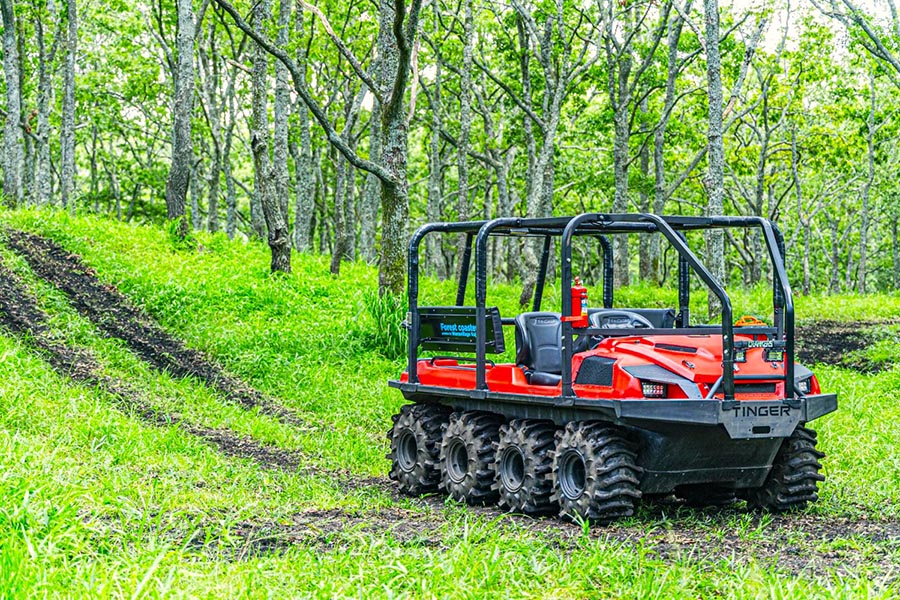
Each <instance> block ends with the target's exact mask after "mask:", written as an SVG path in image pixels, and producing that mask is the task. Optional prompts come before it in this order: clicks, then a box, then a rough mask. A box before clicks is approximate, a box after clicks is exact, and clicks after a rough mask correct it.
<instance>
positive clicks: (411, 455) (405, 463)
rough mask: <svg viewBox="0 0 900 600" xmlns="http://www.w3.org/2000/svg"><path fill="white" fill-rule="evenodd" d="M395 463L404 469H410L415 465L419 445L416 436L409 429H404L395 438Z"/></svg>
mask: <svg viewBox="0 0 900 600" xmlns="http://www.w3.org/2000/svg"><path fill="white" fill-rule="evenodd" d="M396 454H397V464H398V465H399V466H400V468H401V469H403V470H404V471H407V472H409V471H412V470H413V468H414V467H415V466H416V460H417V458H418V455H419V446H418V444H416V436H415V435H414V434H413V432H412V431H410V430H409V429H406V430H404V431H403V432H402V433H401V434H400V436H399V438H398V439H397V453H396Z"/></svg>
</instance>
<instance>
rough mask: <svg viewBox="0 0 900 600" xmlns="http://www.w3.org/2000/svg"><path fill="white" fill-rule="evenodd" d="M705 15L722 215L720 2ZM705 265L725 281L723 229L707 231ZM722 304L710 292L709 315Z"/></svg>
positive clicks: (712, 200)
mask: <svg viewBox="0 0 900 600" xmlns="http://www.w3.org/2000/svg"><path fill="white" fill-rule="evenodd" d="M703 8H704V14H705V17H706V80H707V84H708V87H709V129H708V133H707V139H708V145H709V150H708V152H707V158H708V160H709V171H708V173H707V176H706V181H705V184H706V193H707V195H708V197H709V198H708V201H707V205H706V213H707V215H708V216H711V217H714V216H720V215H721V214H722V212H723V206H722V199H723V196H724V193H725V171H724V165H725V148H724V144H723V141H722V109H723V106H722V59H721V56H720V54H719V2H718V0H704V2H703ZM706 255H707V256H706V264H707V266H708V267H709V270H710V272H711V273H712V276H713V277H715V278H716V279H717V280H718V281H719V282H720V283H722V284H723V285H725V284H727V283H728V282H727V281H725V242H724V236H723V234H722V231H721V230H717V229H713V230H711V231H709V232H707V234H706ZM721 312H722V306H721V303H720V302H719V299H718V297H717V296H716V295H715V294H713V293H712V291H710V292H709V318H710V320H713V319H715V318H716V317H718V316H719V315H720V314H721Z"/></svg>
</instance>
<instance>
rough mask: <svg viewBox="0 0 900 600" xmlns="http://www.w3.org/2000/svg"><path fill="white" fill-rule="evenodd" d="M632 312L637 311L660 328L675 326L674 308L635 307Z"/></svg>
mask: <svg viewBox="0 0 900 600" xmlns="http://www.w3.org/2000/svg"><path fill="white" fill-rule="evenodd" d="M631 312H634V313H637V314H639V315H641V316H642V317H644V318H645V319H647V320H648V321H650V322H651V323H653V326H654V327H656V328H658V329H671V328H673V327H675V309H674V308H635V309H633V310H632V311H631Z"/></svg>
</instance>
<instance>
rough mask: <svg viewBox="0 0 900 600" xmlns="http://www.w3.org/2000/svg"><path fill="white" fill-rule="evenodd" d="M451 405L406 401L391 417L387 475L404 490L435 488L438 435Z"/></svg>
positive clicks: (437, 481) (416, 491) (419, 491)
mask: <svg viewBox="0 0 900 600" xmlns="http://www.w3.org/2000/svg"><path fill="white" fill-rule="evenodd" d="M449 415H450V409H449V408H447V407H446V406H443V405H441V404H407V405H405V406H403V408H401V409H400V413H399V414H396V415H394V416H393V417H391V418H392V419H393V421H394V426H393V427H392V428H391V430H390V431H388V434H387V436H388V439H389V440H390V441H391V451H390V453H389V454H388V455H387V458H388V459H389V460H390V461H391V471H390V474H389V475H388V476H389V477H390V478H391V479H392V480H393V481H396V482H397V484H398V487H399V488H400V491H401V492H403V493H404V494H410V495H418V494H424V493H426V492H434V491H436V490H437V489H438V485H439V484H440V482H441V474H440V470H439V469H438V458H439V454H440V445H441V435H442V434H443V430H444V427H445V425H446V424H447V420H448V418H449Z"/></svg>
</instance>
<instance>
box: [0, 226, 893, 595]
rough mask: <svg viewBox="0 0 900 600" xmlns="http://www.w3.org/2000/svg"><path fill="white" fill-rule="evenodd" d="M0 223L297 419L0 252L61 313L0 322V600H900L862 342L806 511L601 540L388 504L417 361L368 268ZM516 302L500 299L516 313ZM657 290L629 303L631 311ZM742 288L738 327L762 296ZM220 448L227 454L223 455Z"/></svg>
mask: <svg viewBox="0 0 900 600" xmlns="http://www.w3.org/2000/svg"><path fill="white" fill-rule="evenodd" d="M0 225H3V226H6V227H12V228H15V229H18V230H23V231H29V232H33V233H37V234H40V235H42V236H46V237H48V238H51V239H53V240H55V241H56V242H58V243H60V244H61V245H62V246H64V247H65V248H66V249H67V250H69V251H71V252H73V253H77V254H79V255H80V256H81V257H82V258H83V260H84V262H85V263H87V264H88V265H90V266H91V267H92V268H93V269H94V270H95V271H96V274H97V276H98V277H99V278H100V279H101V280H102V281H103V282H105V283H107V284H111V285H114V286H116V287H117V288H118V289H119V290H120V291H121V292H122V293H123V294H125V295H126V296H127V297H128V298H129V299H130V301H131V303H132V304H134V305H136V306H137V307H139V308H141V309H143V310H145V311H146V312H148V313H149V314H150V315H152V316H153V317H154V319H155V320H156V321H157V322H158V323H159V324H160V325H161V326H162V327H163V329H165V331H167V332H169V333H171V334H172V335H174V336H175V337H177V338H179V339H181V340H184V342H185V344H186V345H187V346H188V347H190V348H196V349H199V350H201V351H203V352H204V353H206V354H207V355H208V356H210V357H212V358H213V359H214V360H215V361H216V362H217V363H218V364H220V365H222V366H223V367H224V369H225V370H226V371H227V372H228V373H231V374H233V375H234V376H236V377H238V378H240V379H242V380H243V381H246V382H248V383H249V384H250V385H251V386H253V388H255V389H257V390H260V391H261V392H262V393H263V394H264V396H265V397H266V398H268V399H269V400H270V401H271V402H273V403H277V404H278V405H279V406H281V407H284V408H285V409H286V411H287V413H289V414H291V415H294V416H295V419H294V420H293V421H290V420H285V419H284V418H278V416H277V415H273V414H272V413H271V412H267V411H266V410H264V409H262V408H260V407H252V406H251V407H248V406H246V405H242V404H240V403H236V402H234V401H232V400H231V399H230V398H229V397H228V396H227V394H224V393H222V392H221V391H220V390H218V389H215V388H214V387H211V386H210V385H207V383H208V382H205V381H203V380H202V379H201V378H198V377H192V376H187V377H184V376H181V375H180V374H178V373H177V372H175V371H173V370H172V369H162V370H161V369H159V368H154V367H153V366H151V365H150V364H149V363H148V362H147V361H146V360H144V359H142V358H141V357H140V356H139V355H138V354H137V353H136V352H135V351H134V350H133V348H131V347H129V346H128V345H127V344H126V343H124V342H123V341H122V340H120V339H115V338H110V337H108V336H107V335H104V334H103V331H101V329H99V328H98V327H97V325H96V324H95V323H93V322H92V321H91V320H89V319H88V318H86V317H85V316H84V314H82V313H81V312H79V311H78V310H76V309H75V307H73V305H72V303H71V301H70V299H69V298H68V297H67V296H66V295H65V294H64V293H63V292H61V291H60V290H59V289H58V288H57V287H55V286H53V285H50V284H49V283H47V282H46V281H45V280H44V279H42V278H41V277H38V276H37V275H36V273H35V272H34V271H32V268H31V267H30V266H29V263H28V262H27V261H25V260H24V259H23V257H22V255H21V254H20V253H17V252H14V251H13V250H12V249H10V247H9V245H8V244H6V245H3V244H0V264H2V265H3V266H4V267H5V268H7V269H9V270H10V271H12V272H14V273H15V274H16V279H17V280H20V281H21V283H22V284H23V285H24V286H26V287H27V289H28V291H29V293H30V294H31V295H32V296H33V297H34V298H35V299H36V305H37V307H38V308H39V309H41V310H42V311H43V312H44V313H46V315H47V317H48V320H47V327H46V330H45V331H43V332H42V333H41V334H40V335H37V334H24V335H22V334H15V333H13V332H10V331H8V330H3V329H0V598H19V597H29V596H41V597H70V596H84V597H129V598H138V597H171V596H174V597H182V596H185V597H237V596H246V597H260V598H264V597H322V598H331V597H365V598H372V597H387V598H392V597H417V598H419V597H422V598H431V597H435V598H443V597H466V598H482V597H503V598H506V597H535V598H585V597H592V598H610V597H612V598H710V597H713V598H803V597H809V598H821V597H839V598H843V597H879V598H892V597H896V596H897V595H898V594H900V582H898V579H897V576H898V571H900V458H898V457H900V454H898V452H897V450H896V448H898V447H900V429H898V428H897V427H896V422H897V419H898V417H900V406H898V402H897V398H898V395H900V369H898V368H897V367H895V366H893V364H892V363H891V360H890V355H891V351H890V349H891V348H892V347H896V346H891V345H890V344H891V343H892V342H890V341H889V340H888V341H880V342H879V343H878V344H877V347H875V348H874V349H873V350H872V352H873V353H874V354H873V360H875V359H877V360H878V362H879V363H880V364H882V365H883V366H884V367H885V369H884V370H882V371H879V372H877V373H874V374H861V373H858V372H855V371H851V370H847V369H842V368H839V367H834V366H824V365H820V366H818V367H817V369H816V370H817V374H818V375H819V377H820V380H821V382H822V385H823V388H824V389H826V390H829V391H836V392H838V393H839V394H840V408H839V411H838V412H837V413H834V414H832V415H828V416H826V417H824V418H822V419H821V420H819V421H816V422H815V425H814V426H815V428H816V429H817V430H818V431H819V439H820V444H819V448H820V449H822V450H823V451H825V452H826V453H827V454H828V457H827V458H826V459H825V462H824V465H825V469H824V472H825V474H826V476H827V477H828V480H827V481H826V483H825V484H823V485H822V486H821V489H820V501H819V502H818V503H817V504H815V505H814V506H813V507H811V508H810V509H809V510H808V511H806V512H805V513H802V514H799V515H789V516H769V515H760V514H756V513H750V512H747V511H746V510H744V509H743V507H742V506H741V505H739V506H737V507H735V508H729V509H726V510H720V511H711V510H705V511H698V510H690V509H688V508H685V507H683V506H680V505H677V504H664V505H659V506H650V507H642V508H641V509H640V511H639V512H638V514H637V515H636V516H635V517H633V518H630V519H628V520H625V521H622V522H619V523H617V524H615V525H612V526H608V527H595V528H592V529H586V528H580V527H577V526H574V525H570V524H566V523H563V522H560V521H558V520H554V519H547V520H531V519H526V518H523V517H513V516H508V515H503V514H501V513H500V512H498V511H496V510H494V509H489V508H485V509H470V508H466V507H462V506H459V505H456V504H454V503H452V502H445V501H444V500H443V499H442V498H439V497H431V498H423V499H410V498H403V497H399V496H397V495H396V493H395V492H394V491H393V487H392V486H391V484H390V483H389V482H388V481H387V478H386V475H385V474H386V472H387V467H388V463H387V461H386V460H385V458H384V456H385V453H386V451H387V439H386V437H385V432H386V431H387V430H388V428H389V426H390V423H391V421H390V415H392V414H393V413H395V412H397V411H398V409H399V407H400V406H401V404H402V398H401V396H400V395H399V393H397V392H396V391H394V390H390V389H389V388H388V387H387V385H386V383H385V382H386V380H387V379H389V378H391V377H396V376H397V375H398V374H399V372H400V371H401V370H402V369H403V363H402V362H401V361H398V360H396V359H389V358H385V357H384V356H383V355H382V353H381V352H379V341H378V338H377V336H378V334H379V325H378V324H377V323H376V322H375V321H374V320H373V319H372V317H371V315H370V314H369V312H368V311H367V310H366V308H365V306H366V303H367V301H368V302H370V303H371V294H372V291H373V289H374V288H375V285H376V272H375V270H374V269H373V268H371V267H368V266H366V265H362V264H352V265H344V266H343V267H342V275H341V277H340V279H333V278H332V277H331V276H330V275H329V273H328V260H327V259H326V258H324V257H297V256H295V258H294V268H295V270H294V273H293V274H292V275H290V276H287V277H271V276H269V274H268V256H267V248H266V247H265V246H263V245H261V244H245V243H241V242H230V241H228V240H227V238H225V237H224V236H222V235H216V236H206V235H201V236H198V239H197V244H196V245H195V246H190V245H188V246H187V247H177V246H176V245H174V244H173V243H172V241H171V240H170V238H169V237H168V236H167V234H166V233H165V232H163V231H162V230H158V229H154V228H149V227H138V226H132V225H128V224H122V223H117V222H113V221H107V220H99V219H94V218H70V217H66V216H65V215H63V214H60V213H55V212H52V213H51V212H28V211H18V212H5V213H0ZM426 286H427V288H426V293H427V294H433V295H435V296H437V295H438V294H440V293H441V292H446V291H447V290H448V289H449V288H448V287H447V284H440V283H437V282H428V283H426ZM505 291H507V292H508V294H504V293H503V292H504V290H503V289H501V290H499V291H498V299H497V301H498V303H499V304H500V305H501V308H503V307H506V308H508V309H509V310H512V309H513V308H514V307H513V305H512V304H509V303H510V302H513V301H514V299H515V297H516V293H515V290H513V289H512V288H509V289H507V290H505ZM652 293H653V290H648V289H642V288H634V289H632V290H628V291H625V292H624V293H623V295H622V303H626V302H627V301H628V300H629V299H632V298H633V299H639V298H641V297H643V296H646V295H648V294H652ZM505 296H508V297H509V299H508V300H504V299H503V298H504V297H505ZM697 296H700V295H699V294H697ZM737 296H738V297H737V299H736V304H737V305H738V306H741V302H743V304H744V305H745V306H747V307H748V310H747V312H751V311H752V310H754V307H758V306H761V305H762V304H763V302H764V298H762V297H763V296H764V294H759V293H754V292H751V293H747V294H743V295H742V294H738V295H737ZM557 297H558V296H552V295H551V296H549V297H548V298H547V301H548V302H549V301H553V300H554V299H555V298H557ZM367 299H368V300H367ZM504 302H506V304H504ZM797 310H798V315H799V316H800V318H801V319H803V320H809V321H811V320H821V319H832V320H835V319H836V320H847V321H852V320H875V319H891V318H896V317H900V299H898V298H897V297H895V296H867V297H858V296H853V297H827V298H819V297H803V298H798V299H797ZM504 312H506V311H504ZM889 337H890V336H887V337H886V338H885V339H888V338H889ZM41 344H45V346H46V345H48V344H57V345H58V346H60V347H66V348H73V349H78V351H79V352H84V353H88V354H89V356H90V357H92V360H94V362H95V363H96V365H97V367H96V368H97V370H96V371H95V372H92V375H91V376H90V377H88V378H82V379H81V380H79V379H78V378H77V377H72V376H69V374H68V373H63V372H60V370H59V369H54V368H53V366H52V361H48V356H47V353H46V351H43V350H40V348H41V347H42V346H41ZM48 347H49V346H48ZM110 382H115V385H113V384H111V383H110ZM116 386H119V387H116ZM120 389H124V390H126V392H125V393H122V392H119V391H117V390H120ZM123 396H124V397H127V398H128V399H129V402H133V403H137V404H135V405H140V406H145V407H147V408H148V410H151V411H152V413H153V415H155V417H154V419H148V418H147V417H146V412H145V413H141V412H140V411H139V410H136V409H133V408H132V409H129V408H128V406H129V405H127V404H123ZM156 417H159V418H156ZM210 432H213V433H212V434H211V433H210ZM217 435H218V436H219V437H216V436H217ZM223 435H224V436H226V437H227V440H228V443H227V444H226V446H228V448H230V449H226V450H223V448H224V447H225V446H223V445H221V444H220V445H217V444H216V442H215V440H219V441H221V436H223ZM211 440H213V441H211ZM228 444H230V445H228ZM258 447H262V448H265V449H267V450H266V451H267V452H270V454H266V455H265V456H263V457H262V458H261V455H260V453H259V452H258ZM279 452H280V453H281V454H278V453H279ZM272 453H274V454H272ZM271 456H283V457H288V458H286V459H285V461H281V462H279V461H277V460H274V459H271ZM267 457H268V458H267Z"/></svg>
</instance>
